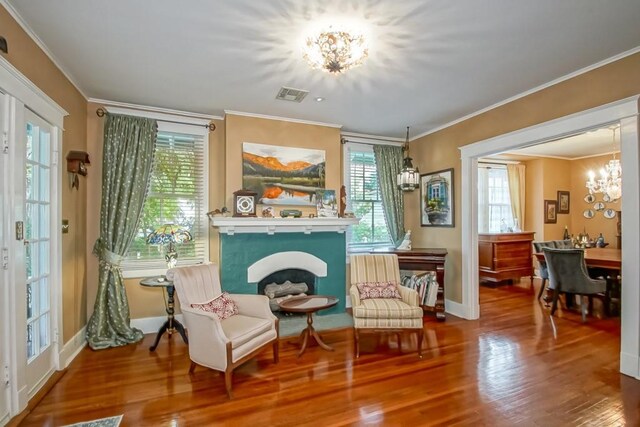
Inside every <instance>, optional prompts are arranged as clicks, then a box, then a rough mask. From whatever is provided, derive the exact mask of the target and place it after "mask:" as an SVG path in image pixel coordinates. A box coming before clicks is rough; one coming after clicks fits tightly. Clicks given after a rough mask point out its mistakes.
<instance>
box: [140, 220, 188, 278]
mask: <svg viewBox="0 0 640 427" xmlns="http://www.w3.org/2000/svg"><path fill="white" fill-rule="evenodd" d="M192 240H193V237H192V236H191V233H190V232H189V230H187V229H185V228H182V227H181V226H179V225H176V224H164V225H161V226H160V227H158V228H156V229H155V230H153V231H152V232H151V233H150V234H149V235H148V236H147V243H148V244H150V245H159V246H164V245H167V244H168V245H169V247H168V248H167V252H166V253H165V255H164V259H165V260H166V261H167V268H173V267H175V266H176V264H177V263H178V252H176V249H175V246H174V245H176V244H182V243H187V242H190V241H192Z"/></svg>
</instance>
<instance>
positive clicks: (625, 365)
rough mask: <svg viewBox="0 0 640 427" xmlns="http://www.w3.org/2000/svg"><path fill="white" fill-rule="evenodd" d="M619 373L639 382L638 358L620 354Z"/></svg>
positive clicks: (639, 360)
mask: <svg viewBox="0 0 640 427" xmlns="http://www.w3.org/2000/svg"><path fill="white" fill-rule="evenodd" d="M620 372H622V373H623V374H625V375H628V376H630V377H633V378H636V379H638V380H640V357H638V356H637V355H634V354H629V353H623V352H620Z"/></svg>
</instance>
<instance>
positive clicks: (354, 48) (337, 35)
mask: <svg viewBox="0 0 640 427" xmlns="http://www.w3.org/2000/svg"><path fill="white" fill-rule="evenodd" d="M368 55H369V51H368V48H367V45H366V43H365V40H364V37H363V36H362V35H352V34H350V33H348V32H346V31H324V32H321V33H320V34H318V35H317V36H315V37H309V38H307V43H306V46H305V52H304V59H306V60H307V62H308V63H309V65H310V66H311V68H313V69H316V70H323V71H326V72H327V73H331V74H340V73H343V72H345V71H347V70H349V69H351V68H354V67H357V66H359V65H362V63H363V62H364V60H365V59H366V58H367V56H368Z"/></svg>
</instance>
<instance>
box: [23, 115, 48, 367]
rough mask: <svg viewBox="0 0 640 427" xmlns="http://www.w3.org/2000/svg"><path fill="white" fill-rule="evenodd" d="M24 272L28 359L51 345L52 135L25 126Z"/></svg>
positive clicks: (41, 129)
mask: <svg viewBox="0 0 640 427" xmlns="http://www.w3.org/2000/svg"><path fill="white" fill-rule="evenodd" d="M25 148H26V159H25V160H26V162H25V223H24V238H25V239H24V244H25V268H26V278H27V281H26V287H27V289H26V294H27V319H26V320H27V359H28V361H32V360H33V359H35V358H36V357H37V356H38V355H40V354H41V353H42V352H44V351H45V350H46V349H47V348H48V347H49V344H51V336H50V331H51V298H50V294H51V293H50V289H49V283H50V274H51V271H50V270H51V267H50V243H51V242H50V238H51V236H50V235H49V234H50V222H49V218H50V215H51V201H50V188H51V176H50V175H51V161H50V160H51V159H50V150H51V134H50V131H49V128H48V127H41V126H38V124H36V123H32V122H31V121H28V122H27V124H26V147H25Z"/></svg>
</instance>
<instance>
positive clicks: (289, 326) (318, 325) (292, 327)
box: [280, 313, 353, 337]
mask: <svg viewBox="0 0 640 427" xmlns="http://www.w3.org/2000/svg"><path fill="white" fill-rule="evenodd" d="M352 326H353V318H352V317H351V315H349V314H347V313H338V314H327V315H326V316H322V315H319V316H318V315H315V314H314V315H313V327H314V328H315V329H316V330H318V331H326V330H329V329H343V328H350V327H352ZM306 327H307V316H291V317H285V318H282V319H280V336H281V337H289V336H292V335H300V332H302V330H303V329H304V328H306Z"/></svg>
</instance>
